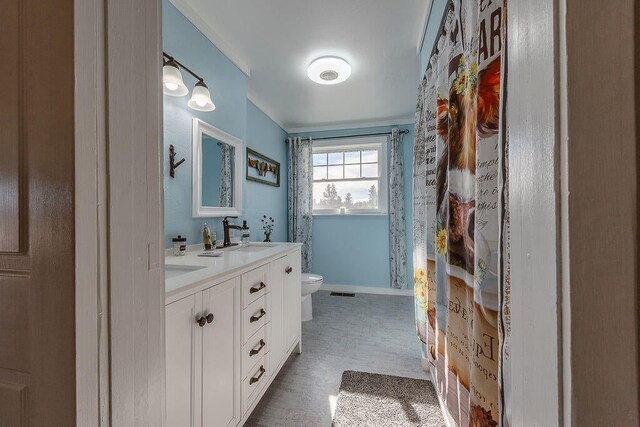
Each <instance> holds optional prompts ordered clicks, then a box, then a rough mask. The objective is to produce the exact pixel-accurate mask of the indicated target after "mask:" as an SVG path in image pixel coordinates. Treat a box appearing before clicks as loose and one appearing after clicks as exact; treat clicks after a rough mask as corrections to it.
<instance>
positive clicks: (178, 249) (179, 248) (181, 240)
mask: <svg viewBox="0 0 640 427" xmlns="http://www.w3.org/2000/svg"><path fill="white" fill-rule="evenodd" d="M171 240H172V241H173V255H175V256H183V255H185V254H186V252H187V238H186V237H182V236H180V235H178V237H174V238H173V239H171Z"/></svg>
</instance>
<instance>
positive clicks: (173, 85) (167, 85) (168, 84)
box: [164, 83, 178, 90]
mask: <svg viewBox="0 0 640 427" xmlns="http://www.w3.org/2000/svg"><path fill="white" fill-rule="evenodd" d="M164 85H165V87H166V88H167V89H169V90H176V89H178V85H177V84H176V83H165V84H164Z"/></svg>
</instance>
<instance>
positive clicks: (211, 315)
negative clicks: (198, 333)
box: [207, 313, 214, 323]
mask: <svg viewBox="0 0 640 427" xmlns="http://www.w3.org/2000/svg"><path fill="white" fill-rule="evenodd" d="M213 319H214V316H213V313H209V314H207V323H211V322H213Z"/></svg>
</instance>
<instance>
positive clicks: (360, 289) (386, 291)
mask: <svg viewBox="0 0 640 427" xmlns="http://www.w3.org/2000/svg"><path fill="white" fill-rule="evenodd" d="M320 290H321V291H330V292H353V293H356V294H375V295H393V296H413V289H393V288H379V287H375V286H354V285H332V284H328V283H324V284H323V285H322V286H321V287H320Z"/></svg>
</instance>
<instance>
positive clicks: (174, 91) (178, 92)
mask: <svg viewBox="0 0 640 427" xmlns="http://www.w3.org/2000/svg"><path fill="white" fill-rule="evenodd" d="M162 86H163V88H162V91H163V92H164V93H165V94H167V95H170V96H185V95H186V94H188V93H189V89H187V86H186V85H185V84H184V82H183V81H182V73H181V72H180V68H179V66H178V63H177V62H176V61H175V60H173V59H168V60H166V61H164V64H163V66H162Z"/></svg>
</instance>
